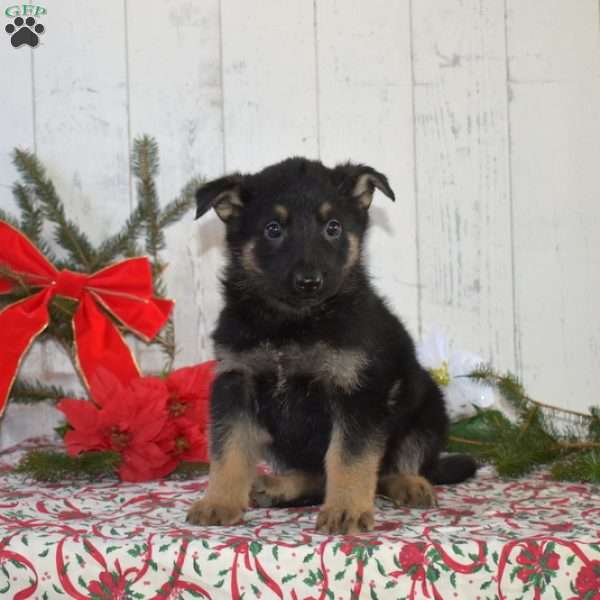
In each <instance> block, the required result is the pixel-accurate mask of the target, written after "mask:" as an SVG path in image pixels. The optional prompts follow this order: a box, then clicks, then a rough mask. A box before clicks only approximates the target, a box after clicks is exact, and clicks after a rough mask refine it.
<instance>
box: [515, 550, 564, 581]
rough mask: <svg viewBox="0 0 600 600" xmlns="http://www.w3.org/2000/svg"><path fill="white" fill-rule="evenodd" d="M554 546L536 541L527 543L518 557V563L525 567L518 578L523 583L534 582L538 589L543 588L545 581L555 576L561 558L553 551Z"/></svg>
mask: <svg viewBox="0 0 600 600" xmlns="http://www.w3.org/2000/svg"><path fill="white" fill-rule="evenodd" d="M553 546H554V545H553V544H552V545H551V544H547V545H544V544H539V543H538V542H534V541H528V542H526V544H525V547H524V548H523V550H522V551H521V553H520V554H519V556H517V563H518V564H520V565H522V566H523V568H521V569H519V571H518V573H517V577H518V578H519V579H520V580H521V581H522V582H523V583H527V582H529V581H532V582H533V584H534V585H535V586H536V587H543V585H544V582H545V580H546V579H548V578H549V577H553V576H554V575H555V571H556V570H557V569H558V566H559V559H560V557H559V555H558V554H557V553H556V552H554V550H552V548H553Z"/></svg>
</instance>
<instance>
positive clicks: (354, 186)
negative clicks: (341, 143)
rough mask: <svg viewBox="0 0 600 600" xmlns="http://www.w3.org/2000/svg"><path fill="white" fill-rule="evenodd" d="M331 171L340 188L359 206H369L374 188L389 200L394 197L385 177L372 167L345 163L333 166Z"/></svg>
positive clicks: (365, 207)
mask: <svg viewBox="0 0 600 600" xmlns="http://www.w3.org/2000/svg"><path fill="white" fill-rule="evenodd" d="M333 172H334V174H335V177H336V179H337V180H338V182H339V183H338V185H339V186H340V188H341V189H342V190H345V191H346V192H347V193H349V194H350V196H352V198H354V199H355V200H356V202H357V203H358V205H359V206H360V207H361V208H364V209H367V208H369V206H371V202H372V201H373V192H374V191H375V188H377V189H378V190H380V191H381V192H382V193H383V194H385V195H386V196H387V197H388V198H389V199H390V200H395V199H396V196H395V195H394V192H393V190H392V188H391V187H390V184H389V182H388V179H387V177H386V176H385V175H384V174H383V173H380V172H379V171H376V170H375V169H374V168H373V167H369V166H368V165H355V164H352V163H345V164H343V165H338V166H337V167H335V169H334V170H333Z"/></svg>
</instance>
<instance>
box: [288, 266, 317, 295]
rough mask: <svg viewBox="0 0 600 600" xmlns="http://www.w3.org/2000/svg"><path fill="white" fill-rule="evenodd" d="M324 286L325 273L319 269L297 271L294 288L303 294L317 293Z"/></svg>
mask: <svg viewBox="0 0 600 600" xmlns="http://www.w3.org/2000/svg"><path fill="white" fill-rule="evenodd" d="M322 287H323V274H322V273H320V272H319V271H313V270H310V271H305V270H301V271H296V272H295V273H294V289H295V290H296V291H297V292H300V293H301V294H307V295H308V294H316V293H317V292H318V291H319V290H320V289H321V288H322Z"/></svg>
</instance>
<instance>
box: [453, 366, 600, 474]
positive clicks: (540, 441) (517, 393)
mask: <svg viewBox="0 0 600 600" xmlns="http://www.w3.org/2000/svg"><path fill="white" fill-rule="evenodd" d="M467 377H471V378H473V379H475V380H478V381H485V382H486V383H488V384H491V385H494V386H495V387H496V388H497V389H498V391H499V392H500V393H501V394H502V396H503V397H504V398H505V399H506V400H507V401H508V402H509V404H510V405H511V406H512V408H513V409H514V410H515V412H516V415H517V418H516V421H514V422H513V421H511V420H509V419H508V418H507V417H506V416H504V415H503V414H502V413H500V412H499V411H497V410H493V409H485V410H482V409H478V410H477V414H476V415H475V416H473V417H469V418H467V419H463V420H461V421H458V422H457V423H454V424H453V425H452V427H451V430H450V438H449V447H448V449H449V450H451V451H453V452H465V453H468V454H471V455H474V456H476V457H477V458H478V459H480V460H481V461H483V462H489V463H492V464H493V465H494V466H495V467H496V469H497V471H498V473H499V474H500V475H502V476H507V477H519V476H522V475H526V474H527V473H529V472H531V471H532V470H533V469H535V468H537V467H539V466H541V465H550V472H551V474H552V475H553V476H554V477H555V478H556V479H567V480H573V481H590V482H595V483H600V409H599V408H598V407H592V408H591V409H590V414H589V415H586V414H584V413H578V412H576V411H570V410H564V409H559V408H557V407H554V406H550V405H547V404H543V403H541V402H537V401H535V400H533V399H532V398H530V397H529V396H527V394H526V393H525V390H524V388H523V386H522V385H521V383H520V382H519V380H518V379H517V378H516V377H515V376H514V375H513V374H511V373H507V374H499V373H496V372H495V371H494V370H493V369H492V368H491V367H489V366H482V367H480V368H478V369H476V370H475V371H473V372H472V373H470V374H469V375H467ZM565 416H566V417H567V418H568V419H573V418H575V419H577V420H578V421H579V427H577V428H573V427H570V428H563V429H560V428H559V427H558V424H557V420H558V418H559V417H565ZM582 423H583V424H587V427H581V424H582Z"/></svg>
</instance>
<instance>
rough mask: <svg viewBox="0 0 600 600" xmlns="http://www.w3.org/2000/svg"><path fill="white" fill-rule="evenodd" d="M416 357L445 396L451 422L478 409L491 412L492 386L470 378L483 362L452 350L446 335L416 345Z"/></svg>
mask: <svg viewBox="0 0 600 600" xmlns="http://www.w3.org/2000/svg"><path fill="white" fill-rule="evenodd" d="M417 357H418V359H419V362H420V363H421V364H422V365H423V366H424V367H425V368H426V369H427V370H428V371H429V372H430V373H431V375H432V376H433V378H434V379H435V381H436V382H437V383H438V385H439V386H440V388H441V389H442V391H443V392H444V396H445V398H446V406H447V408H448V414H449V416H450V420H451V421H457V420H458V419H463V418H465V417H470V416H472V415H474V414H475V412H476V410H475V407H478V408H488V407H490V406H491V405H492V404H494V403H495V402H496V390H495V388H494V387H493V386H491V385H489V384H488V383H485V382H481V381H478V380H476V379H473V378H471V377H469V376H468V375H469V374H470V373H472V372H473V371H474V370H475V369H477V368H478V367H480V366H481V365H482V364H483V363H484V360H483V359H482V358H481V357H480V356H477V355H476V354H473V353H471V352H465V351H463V350H456V349H454V348H452V347H451V345H450V343H449V341H448V338H447V337H446V336H445V335H443V334H441V333H439V332H435V333H433V334H431V335H429V336H427V337H426V338H425V339H423V341H422V342H420V343H419V344H417Z"/></svg>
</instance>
